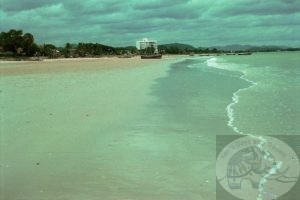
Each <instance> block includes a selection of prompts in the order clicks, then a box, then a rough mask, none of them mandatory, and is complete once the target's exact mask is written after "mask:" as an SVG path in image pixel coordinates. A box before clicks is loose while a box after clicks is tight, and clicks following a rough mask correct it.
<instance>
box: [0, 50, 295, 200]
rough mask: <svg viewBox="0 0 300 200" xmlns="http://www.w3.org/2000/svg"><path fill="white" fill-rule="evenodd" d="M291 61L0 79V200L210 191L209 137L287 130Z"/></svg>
mask: <svg viewBox="0 0 300 200" xmlns="http://www.w3.org/2000/svg"><path fill="white" fill-rule="evenodd" d="M296 57H297V53H286V54H284V53H276V54H254V55H252V56H224V57H216V58H211V57H207V58H206V57H205V58H203V57H199V58H198V57H193V58H189V57H187V58H181V59H178V60H177V61H176V62H175V61H172V62H171V61H170V62H163V63H162V64H161V65H160V66H158V65H157V66H147V67H141V68H130V69H126V70H121V69H116V70H108V71H101V72H99V73H91V72H86V73H83V72H80V73H59V74H36V75H25V76H10V77H3V78H2V79H1V82H0V83H1V84H0V85H1V99H2V100H1V113H2V117H1V141H0V144H1V154H0V155H1V157H0V164H1V168H0V169H1V185H0V186H1V191H0V193H1V195H2V196H1V198H2V199H6V200H9V199H139V200H140V199H164V200H165V199H170V200H171V199H172V200H173V199H178V200H179V199H215V198H216V186H215V185H216V178H215V160H216V136H217V135H237V134H238V133H237V132H236V131H235V130H234V129H233V127H237V128H238V129H239V130H240V131H242V132H243V133H245V134H257V135H272V134H283V135H288V134H299V133H298V132H297V131H298V130H299V128H300V127H299V123H298V121H299V119H300V117H299V112H300V105H299V103H298V102H299V101H297V99H299V94H300V93H299V88H300V87H299V84H300V80H299V71H300V70H299V67H298V63H299V59H298V58H296ZM211 59H213V60H211ZM208 61H210V62H208ZM211 61H213V63H211ZM271 61H272V62H271ZM212 65H213V66H212ZM243 74H246V75H245V78H246V79H242V78H241V76H242V75H243ZM247 80H250V81H253V82H255V83H257V85H255V86H253V87H251V86H252V82H249V81H247ZM239 90H242V91H240V92H239V93H238V94H237V95H238V96H239V99H238V102H236V103H235V104H234V105H233V106H232V112H233V114H232V116H231V115H230V114H229V113H228V109H226V108H228V105H230V104H232V103H233V100H232V97H233V94H234V93H236V92H237V91H239ZM274 99H276V100H274ZM283 119H287V120H283ZM230 120H232V124H228V123H229V121H230ZM230 125H231V126H230Z"/></svg>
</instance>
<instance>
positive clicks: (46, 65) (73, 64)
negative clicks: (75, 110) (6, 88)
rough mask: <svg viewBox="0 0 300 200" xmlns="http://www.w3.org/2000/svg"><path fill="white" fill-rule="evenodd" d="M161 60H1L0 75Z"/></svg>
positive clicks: (92, 68)
mask: <svg viewBox="0 0 300 200" xmlns="http://www.w3.org/2000/svg"><path fill="white" fill-rule="evenodd" d="M167 58H168V57H167ZM159 62H161V60H155V59H154V60H153V59H146V60H145V59H141V58H140V57H139V56H136V57H132V58H118V57H103V58H62V59H45V60H43V61H0V75H1V76H11V75H23V74H37V73H42V74H45V73H60V72H78V71H98V70H107V69H112V68H128V67H137V66H144V65H148V64H153V63H159Z"/></svg>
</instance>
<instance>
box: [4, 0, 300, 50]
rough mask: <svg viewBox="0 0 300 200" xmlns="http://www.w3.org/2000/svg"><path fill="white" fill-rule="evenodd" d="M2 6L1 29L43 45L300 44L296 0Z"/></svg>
mask: <svg viewBox="0 0 300 200" xmlns="http://www.w3.org/2000/svg"><path fill="white" fill-rule="evenodd" d="M1 4H2V5H1V7H0V17H1V20H0V31H7V30H9V29H10V28H17V29H18V28H19V29H23V30H24V32H32V33H33V34H34V36H35V37H36V41H38V42H40V43H43V42H51V43H54V44H63V43H65V42H80V41H88V42H99V43H107V44H112V45H115V46H120V45H133V44H134V41H135V40H137V39H139V38H141V37H152V38H155V39H157V40H159V41H161V43H166V42H185V43H190V44H194V45H195V46H209V45H218V44H230V43H249V44H251V43H255V41H257V40H258V39H262V38H263V39H264V41H265V43H271V42H273V43H276V44H280V43H284V44H287V43H289V44H291V45H300V41H299V38H298V37H297V36H294V35H291V34H297V32H299V31H300V25H299V20H298V19H299V17H300V16H299V14H300V1H298V0H272V1H269V0H215V1H212V0H201V1H199V0H145V1H140V0H128V1H124V0H85V1H82V0H39V1H36V0H23V1H20V0H2V3H1ZM266 29H267V30H266ZM289 38H290V39H289ZM295 40H296V41H295ZM259 42H262V43H263V41H259Z"/></svg>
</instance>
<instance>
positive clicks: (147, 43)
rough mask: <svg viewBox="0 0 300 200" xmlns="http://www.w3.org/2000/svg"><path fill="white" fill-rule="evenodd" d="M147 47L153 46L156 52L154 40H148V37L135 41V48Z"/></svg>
mask: <svg viewBox="0 0 300 200" xmlns="http://www.w3.org/2000/svg"><path fill="white" fill-rule="evenodd" d="M148 47H153V48H154V49H155V52H156V53H157V52H158V49H157V41H156V40H149V39H148V38H144V39H142V40H140V41H136V48H137V49H138V50H141V49H146V48H148Z"/></svg>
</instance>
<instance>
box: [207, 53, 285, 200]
mask: <svg viewBox="0 0 300 200" xmlns="http://www.w3.org/2000/svg"><path fill="white" fill-rule="evenodd" d="M206 63H207V65H208V66H209V67H214V68H218V69H225V70H231V71H239V72H241V73H242V75H241V76H240V77H239V78H240V79H242V80H244V81H246V82H248V83H250V84H251V85H250V86H249V87H246V88H241V89H238V90H237V91H236V92H234V93H233V95H232V101H231V103H230V104H228V105H227V107H226V112H227V116H228V121H227V125H228V126H229V127H231V128H232V129H233V131H234V132H236V133H238V134H240V135H246V136H249V137H252V138H255V139H258V140H259V141H260V143H259V144H258V145H257V147H258V148H260V149H261V150H262V151H264V152H265V155H268V154H269V152H268V151H266V150H264V148H263V145H264V144H265V143H266V142H267V140H266V139H265V138H263V137H262V136H256V135H253V134H250V133H243V132H242V131H241V130H239V129H238V127H237V126H235V125H234V119H235V118H234V109H233V107H234V106H235V105H236V104H238V103H239V98H240V96H239V93H241V92H242V91H246V90H249V89H250V88H252V87H254V86H256V85H257V84H258V83H257V82H255V81H252V80H250V79H248V78H246V72H245V71H244V70H237V69H236V68H235V67H233V68H230V64H228V63H227V65H226V64H223V65H222V64H220V63H218V62H217V58H216V57H213V58H210V59H208V60H207V61H206ZM232 65H234V64H232ZM264 159H265V160H267V159H268V158H267V157H264ZM280 166H281V163H280V162H279V163H278V165H275V166H274V167H272V168H271V169H270V170H269V171H268V173H267V174H266V175H265V176H263V177H262V178H261V180H260V182H259V187H258V191H259V194H258V196H257V200H262V199H263V195H264V193H265V191H264V185H265V183H266V182H267V178H268V177H269V176H271V175H272V174H273V173H274V171H276V170H278V169H279V168H280Z"/></svg>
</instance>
